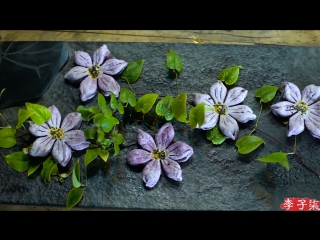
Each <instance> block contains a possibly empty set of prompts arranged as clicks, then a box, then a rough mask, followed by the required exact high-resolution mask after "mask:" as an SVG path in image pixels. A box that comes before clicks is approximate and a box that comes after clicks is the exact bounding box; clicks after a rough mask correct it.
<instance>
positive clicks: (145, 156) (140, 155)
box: [127, 149, 153, 166]
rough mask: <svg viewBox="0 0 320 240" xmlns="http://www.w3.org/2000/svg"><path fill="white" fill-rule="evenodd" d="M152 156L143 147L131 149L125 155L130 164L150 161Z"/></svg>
mask: <svg viewBox="0 0 320 240" xmlns="http://www.w3.org/2000/svg"><path fill="white" fill-rule="evenodd" d="M152 159H153V158H152V156H151V153H150V152H147V151H146V150H143V149H134V150H132V151H131V152H130V153H129V154H128V157H127V163H128V164H130V165H133V166H134V165H140V164H146V163H147V162H149V161H151V160H152Z"/></svg>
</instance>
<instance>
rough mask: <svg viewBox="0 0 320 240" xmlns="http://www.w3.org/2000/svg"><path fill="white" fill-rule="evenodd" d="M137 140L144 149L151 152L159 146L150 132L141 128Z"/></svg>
mask: <svg viewBox="0 0 320 240" xmlns="http://www.w3.org/2000/svg"><path fill="white" fill-rule="evenodd" d="M137 141H138V143H139V144H140V146H141V147H142V148H143V149H144V150H147V151H149V152H152V151H153V150H155V149H156V148H157V146H156V143H155V142H154V140H153V138H152V137H151V136H150V134H149V133H146V132H145V131H143V130H141V129H138V138H137Z"/></svg>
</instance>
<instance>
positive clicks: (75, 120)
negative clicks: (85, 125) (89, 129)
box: [61, 112, 82, 132]
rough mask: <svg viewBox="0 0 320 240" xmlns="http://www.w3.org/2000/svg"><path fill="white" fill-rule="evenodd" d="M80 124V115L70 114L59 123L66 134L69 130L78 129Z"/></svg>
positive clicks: (76, 113)
mask: <svg viewBox="0 0 320 240" xmlns="http://www.w3.org/2000/svg"><path fill="white" fill-rule="evenodd" d="M81 123H82V116H81V113H78V112H72V113H69V114H68V115H67V116H65V118H64V119H63V121H62V123H61V128H62V129H63V130H64V131H65V132H68V131H70V130H74V129H79V128H80V126H81ZM81 132H82V131H81Z"/></svg>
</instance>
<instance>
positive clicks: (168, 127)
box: [155, 122, 174, 149]
mask: <svg viewBox="0 0 320 240" xmlns="http://www.w3.org/2000/svg"><path fill="white" fill-rule="evenodd" d="M173 138H174V129H173V126H172V124H171V123H170V122H168V123H166V124H164V125H163V126H162V127H161V128H160V129H159V131H158V132H157V134H156V135H155V142H156V146H157V147H158V148H160V149H166V148H167V147H168V146H169V145H170V143H171V142H172V140H173Z"/></svg>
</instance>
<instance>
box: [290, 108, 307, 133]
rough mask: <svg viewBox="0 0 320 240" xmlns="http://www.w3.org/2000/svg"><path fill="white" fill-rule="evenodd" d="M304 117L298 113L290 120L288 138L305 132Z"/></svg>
mask: <svg viewBox="0 0 320 240" xmlns="http://www.w3.org/2000/svg"><path fill="white" fill-rule="evenodd" d="M304 122H305V119H304V116H303V115H301V114H300V113H296V114H294V115H293V116H291V117H290V118H289V122H288V125H287V130H286V131H287V136H288V137H291V136H293V135H298V134H300V133H302V132H303V131H304Z"/></svg>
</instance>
